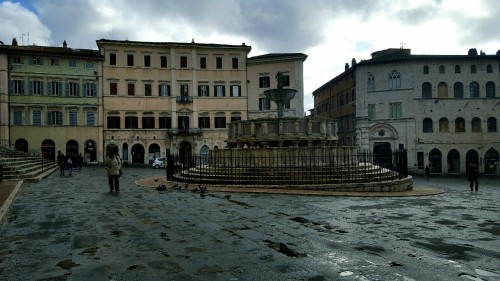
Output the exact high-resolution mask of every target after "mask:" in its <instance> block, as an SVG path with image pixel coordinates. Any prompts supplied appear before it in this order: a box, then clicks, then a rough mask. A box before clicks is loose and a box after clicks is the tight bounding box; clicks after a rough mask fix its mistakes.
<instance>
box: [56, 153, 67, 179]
mask: <svg viewBox="0 0 500 281" xmlns="http://www.w3.org/2000/svg"><path fill="white" fill-rule="evenodd" d="M57 163H58V164H59V171H60V173H61V176H64V170H66V156H65V155H64V153H62V152H61V151H60V150H59V151H58V152H57Z"/></svg>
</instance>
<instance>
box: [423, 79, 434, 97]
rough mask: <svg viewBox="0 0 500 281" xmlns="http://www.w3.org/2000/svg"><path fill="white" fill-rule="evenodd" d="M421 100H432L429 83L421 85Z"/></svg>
mask: <svg viewBox="0 0 500 281" xmlns="http://www.w3.org/2000/svg"><path fill="white" fill-rule="evenodd" d="M422 98H423V99H428V98H432V85H431V83H429V82H424V84H422Z"/></svg>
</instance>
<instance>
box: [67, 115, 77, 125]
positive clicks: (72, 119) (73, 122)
mask: <svg viewBox="0 0 500 281" xmlns="http://www.w3.org/2000/svg"><path fill="white" fill-rule="evenodd" d="M69 125H70V126H76V125H78V112H76V111H70V112H69Z"/></svg>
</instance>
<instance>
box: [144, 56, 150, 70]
mask: <svg viewBox="0 0 500 281" xmlns="http://www.w3.org/2000/svg"><path fill="white" fill-rule="evenodd" d="M144 67H151V56H150V55H144Z"/></svg>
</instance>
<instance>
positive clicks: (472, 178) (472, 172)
mask: <svg viewBox="0 0 500 281" xmlns="http://www.w3.org/2000/svg"><path fill="white" fill-rule="evenodd" d="M468 180H469V182H470V191H474V185H475V187H476V192H477V191H478V190H479V182H478V180H479V168H478V167H477V164H476V163H475V162H474V161H472V162H471V163H470V166H469V177H468Z"/></svg>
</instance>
